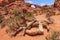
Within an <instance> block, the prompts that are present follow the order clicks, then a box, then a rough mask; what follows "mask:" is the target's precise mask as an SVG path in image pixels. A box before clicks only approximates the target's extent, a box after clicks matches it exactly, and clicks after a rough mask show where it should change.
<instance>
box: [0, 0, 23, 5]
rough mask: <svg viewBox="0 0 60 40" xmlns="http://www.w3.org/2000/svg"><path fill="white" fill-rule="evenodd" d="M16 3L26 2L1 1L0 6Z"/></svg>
mask: <svg viewBox="0 0 60 40" xmlns="http://www.w3.org/2000/svg"><path fill="white" fill-rule="evenodd" d="M14 1H24V0H0V6H4V5H7V4H9V3H12V2H14Z"/></svg>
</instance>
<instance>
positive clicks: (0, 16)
mask: <svg viewBox="0 0 60 40" xmlns="http://www.w3.org/2000/svg"><path fill="white" fill-rule="evenodd" d="M3 18H4V17H3V15H2V14H1V13H0V23H2V21H3Z"/></svg>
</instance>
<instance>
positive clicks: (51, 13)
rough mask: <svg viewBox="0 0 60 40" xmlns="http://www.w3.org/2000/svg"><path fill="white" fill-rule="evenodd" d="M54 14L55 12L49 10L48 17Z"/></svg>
mask: <svg viewBox="0 0 60 40" xmlns="http://www.w3.org/2000/svg"><path fill="white" fill-rule="evenodd" d="M53 15H55V12H48V13H47V14H46V17H50V16H53Z"/></svg>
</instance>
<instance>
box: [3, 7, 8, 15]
mask: <svg viewBox="0 0 60 40" xmlns="http://www.w3.org/2000/svg"><path fill="white" fill-rule="evenodd" d="M4 11H5V15H7V14H8V7H7V6H4Z"/></svg>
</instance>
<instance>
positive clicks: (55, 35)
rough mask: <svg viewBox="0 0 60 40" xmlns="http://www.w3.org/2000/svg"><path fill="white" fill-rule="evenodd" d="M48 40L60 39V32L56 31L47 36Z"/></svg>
mask: <svg viewBox="0 0 60 40" xmlns="http://www.w3.org/2000/svg"><path fill="white" fill-rule="evenodd" d="M46 40H60V32H58V31H54V32H53V33H51V34H50V35H48V36H47V37H46Z"/></svg>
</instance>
